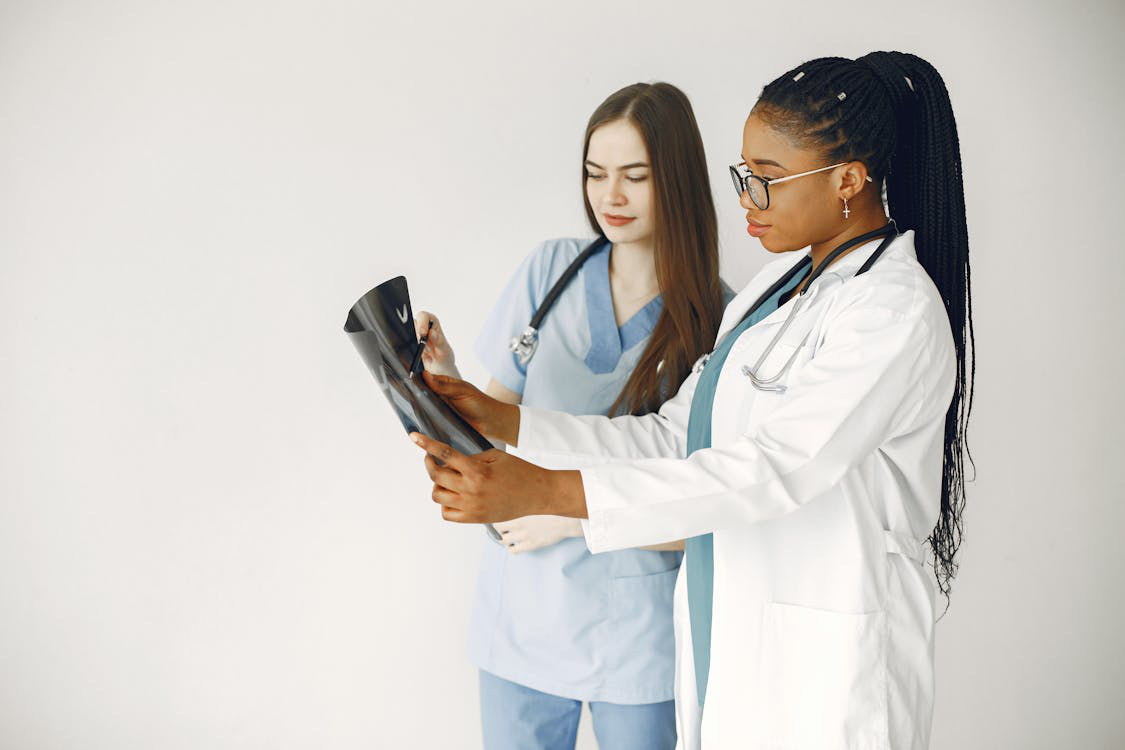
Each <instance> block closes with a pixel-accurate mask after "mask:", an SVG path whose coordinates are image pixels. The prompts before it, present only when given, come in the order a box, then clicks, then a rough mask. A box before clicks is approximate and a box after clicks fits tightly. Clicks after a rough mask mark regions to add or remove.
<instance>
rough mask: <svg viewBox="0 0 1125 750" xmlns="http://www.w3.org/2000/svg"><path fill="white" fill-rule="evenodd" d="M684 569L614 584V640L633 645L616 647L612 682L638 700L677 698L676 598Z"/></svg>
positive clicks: (610, 673)
mask: <svg viewBox="0 0 1125 750" xmlns="http://www.w3.org/2000/svg"><path fill="white" fill-rule="evenodd" d="M679 573H680V569H679V568H678V567H677V568H674V569H672V570H666V571H664V572H661V573H652V574H649V575H641V576H625V577H622V578H613V579H611V581H610V602H609V606H610V617H609V626H610V629H611V639H612V641H613V642H614V643H617V644H629V645H628V647H623V648H618V649H615V651H616V657H615V658H614V662H615V663H612V664H607V665H606V666H607V669H606V672H605V673H606V675H607V678H606V679H607V682H608V683H612V685H611V687H612V688H613V689H615V690H618V691H622V692H625V691H628V692H630V693H634V694H635V695H636V696H637V700H638V702H645V703H656V702H659V701H666V700H671V699H672V686H673V678H674V673H675V663H676V660H675V635H674V633H673V627H672V599H673V594H674V592H675V588H676V577H677V576H678V575H679Z"/></svg>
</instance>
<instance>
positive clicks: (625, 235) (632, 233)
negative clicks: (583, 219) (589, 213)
mask: <svg viewBox="0 0 1125 750" xmlns="http://www.w3.org/2000/svg"><path fill="white" fill-rule="evenodd" d="M635 223H636V222H634V224H635ZM598 226H600V227H601V228H602V234H604V235H605V237H606V239H607V240H609V241H610V242H612V243H613V244H615V245H621V244H628V243H630V242H637V241H638V240H641V239H644V237H645V235H646V232H645V230H644V228H643V227H634V226H632V225H629V226H625V227H614V226H606V225H604V224H601V223H600V222H599V224H598Z"/></svg>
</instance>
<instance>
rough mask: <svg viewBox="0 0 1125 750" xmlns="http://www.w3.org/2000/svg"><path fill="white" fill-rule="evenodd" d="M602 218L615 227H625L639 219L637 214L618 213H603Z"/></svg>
mask: <svg viewBox="0 0 1125 750" xmlns="http://www.w3.org/2000/svg"><path fill="white" fill-rule="evenodd" d="M602 218H604V219H605V223H606V224H609V225H610V226H614V227H623V226H625V225H626V224H628V223H630V222H633V221H636V220H637V217H636V216H617V215H616V214H602Z"/></svg>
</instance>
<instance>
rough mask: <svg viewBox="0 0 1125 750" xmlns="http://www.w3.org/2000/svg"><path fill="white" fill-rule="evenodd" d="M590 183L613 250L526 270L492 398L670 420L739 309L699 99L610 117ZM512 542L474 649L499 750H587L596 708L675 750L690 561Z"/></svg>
mask: <svg viewBox="0 0 1125 750" xmlns="http://www.w3.org/2000/svg"><path fill="white" fill-rule="evenodd" d="M582 180H583V193H584V198H585V208H586V215H587V217H588V219H589V221H590V227H591V229H592V230H593V231H594V234H595V235H596V237H595V239H594V240H593V241H592V242H591V241H589V240H578V239H560V240H550V241H547V242H544V243H542V244H541V245H539V247H537V248H536V249H535V250H534V251H532V253H531V254H530V255H529V256H528V257H527V258H526V260H525V261H524V262H523V264H522V265H521V266H520V267H519V268H518V269H517V270H516V273H515V274H514V276H513V277H512V279H511V281H510V282H509V283H508V285H507V287H506V288H505V289H504V291H503V292H502V294H501V297H500V300H499V302H498V303H497V304H496V306H495V309H494V310H493V312H492V314H491V316H490V318H489V320H488V322H487V324H486V325H485V327H484V330H483V332H482V333H481V335H480V338H479V339H478V341H477V345H476V353H477V355H478V356H479V357H480V359H481V361H482V362H483V363H484V365H485V367H486V368H487V369H488V371H489V373H490V375H491V381H490V382H489V384H488V387H487V391H488V393H489V394H490V395H492V396H493V397H495V398H497V399H500V400H502V401H505V402H508V403H512V404H525V405H531V406H538V407H542V408H549V409H557V410H561V411H566V412H570V413H572V414H605V415H621V414H634V415H641V414H647V413H650V412H654V411H656V410H657V409H658V408H659V407H660V406H661V404H662V403H663V402H664V401H665V400H666V399H667V398H668V397H669V396H671V395H672V393H674V392H675V388H676V387H677V386H678V384H679V383H680V382H681V381H682V380H683V379H684V378H685V377H686V376H687V374H688V371H689V369H690V367H691V364H692V363H693V362H694V361H695V360H696V359H697V358H698V357H699V356H700V355H701V354H703V353H704V352H706V351H709V350H710V347H711V344H712V342H713V341H714V337H715V333H716V331H717V330H718V326H719V321H720V318H721V316H722V311H723V307H724V304H725V302H726V301H727V300H728V299H729V298H730V297H731V296H733V295H731V294H730V293H729V290H727V289H726V288H725V287H724V285H723V284H722V282H721V280H720V279H719V257H718V247H717V229H716V220H715V209H714V204H713V201H712V197H711V188H710V184H709V181H708V176H707V168H706V162H705V157H704V153H703V145H702V140H701V138H700V135H699V129H698V126H697V125H696V122H695V116H694V114H693V112H692V109H691V105H690V103H689V102H688V99H687V97H686V96H684V94H683V92H681V91H680V90H679V89H677V88H676V87H674V86H671V85H669V84H667V83H655V84H635V85H632V86H628V87H626V88H623V89H621V90H620V91H617V92H616V93H614V94H613V95H611V96H610V97H609V98H608V99H606V100H605V101H604V102H603V103H602V104H601V105H600V106H599V107H598V108H597V109H596V110H595V111H594V113H593V115H592V116H591V117H590V120H589V123H588V126H587V128H586V136H585V142H584V145H583V168H582ZM431 324H432V328H431ZM416 325H417V327H418V331H419V335H421V334H423V333H427V332H428V340H427V344H426V350H425V352H424V354H423V362H424V363H425V365H426V369H427V370H429V371H430V372H433V373H438V374H447V375H457V370H456V367H455V365H454V355H453V351H452V349H451V347H450V346H449V342H448V341H447V340H446V338H445V336H444V335H443V333H442V331H441V326H440V323H438V322H437V320H436V318H434V317H433V316H432V315H431V314H429V313H424V312H423V313H420V314H419V315H418V318H417V320H416ZM521 455H522V456H523V457H524V458H527V459H529V460H532V461H534V462H536V463H538V464H540V465H543V466H549V467H552V468H556V469H574V468H579V467H580V466H581V463H580V462H578V461H575V460H574V459H572V458H571V457H565V458H561V459H560V458H558V457H552V456H550V455H547V454H536V453H531V452H523V453H522V454H521ZM496 528H497V529H498V531H499V532H500V534H501V540H502V541H501V542H500V544H495V543H493V542H491V541H490V542H488V543H487V545H486V549H485V554H484V561H483V566H482V569H481V574H480V581H479V586H478V592H477V597H476V603H475V607H474V613H473V622H472V626H471V635H470V655H471V657H472V658H473V660H474V661H475V662H476V664H477V665H478V666H479V667H480V669H481V718H482V725H483V732H484V745H485V747H486V748H487V749H488V750H493V749H495V748H517V747H519V748H527V747H538V748H550V749H551V750H554V749H555V748H573V747H574V743H575V737H576V731H577V727H578V719H579V716H580V713H581V708H582V703H583V702H588V703H589V704H590V711H591V715H592V717H593V724H594V731H595V733H596V734H597V736H598V740H599V744H600V745H601V747H602V748H605V749H608V748H634V747H644V748H653V749H656V750H659V749H660V748H668V750H671V748H673V747H674V745H675V743H676V724H675V713H674V708H673V703H672V697H673V674H674V670H675V655H674V654H675V650H674V637H673V624H672V623H673V620H672V594H673V589H674V586H675V581H676V575H677V571H678V569H679V565H680V560H681V558H682V553H681V552H680V550H682V549H683V543H682V542H680V543H672V544H666V545H662V546H659V547H654V548H645V549H623V550H618V551H615V552H610V553H607V554H599V555H592V554H591V553H590V551H589V549H588V548H587V547H586V544H585V541H584V540H583V538H582V536H583V534H582V527H581V524H580V523H579V522H578V521H577V520H575V519H570V518H562V517H557V516H529V517H525V518H518V519H515V520H512V521H508V522H506V523H500V524H496Z"/></svg>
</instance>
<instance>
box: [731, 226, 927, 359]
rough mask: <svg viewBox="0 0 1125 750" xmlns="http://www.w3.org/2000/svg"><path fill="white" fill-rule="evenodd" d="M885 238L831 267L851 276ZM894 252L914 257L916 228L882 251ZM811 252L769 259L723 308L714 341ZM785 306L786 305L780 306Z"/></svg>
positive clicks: (794, 252)
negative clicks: (724, 308)
mask: <svg viewBox="0 0 1125 750" xmlns="http://www.w3.org/2000/svg"><path fill="white" fill-rule="evenodd" d="M882 241H883V238H882V237H879V238H876V239H874V240H871V241H870V242H865V243H864V244H862V245H860V246H859V247H857V248H855V249H854V250H852V251H851V252H849V253H847V254H846V255H845V256H844V257H842V258H840V259H839V260H838V261H836V262H835V263H833V264H832V265H831V266H829V270H831V271H834V272H835V273H839V274H841V275H842V276H844V278H851V276H852V275H854V274H855V272H856V271H858V270H859V269H860V267H862V266H863V264H864V263H866V262H867V259H868V258H870V257H871V254H872V253H874V252H875V250H876V248H878V247H879V243H881V242H882ZM891 252H896V253H903V254H906V255H908V256H909V257H910V258H915V257H916V254H915V251H914V230H913V229H908V230H906V231H905V232H903V233H902V234H900V235H899V236H898V237H896V238H895V239H894V240H892V241H891V244H890V246H889V247H888V248H887V249H886V250H885V251H884V253H883V255H884V256H886V255H887V254H889V253H891ZM808 254H809V250H808V249H807V248H806V249H805V250H797V251H793V252H791V253H785V254H784V256H783V257H781V258H778V259H777V260H773V261H770V262H769V263H767V264H766V265H765V266H764V267H763V268H762V270H761V271H759V272H758V275H757V276H755V277H754V278H753V279H751V280H750V283H749V284H747V285H746V286H745V287H744V288H743V289H742V291H741V292H739V293H738V295H737V296H735V298H734V299H733V300H731V302H730V304H729V305H727V308H726V310H724V311H723V320H722V323H720V324H719V333H718V336H716V337H715V345H716V346H718V343H719V342H720V341H722V340H723V337H724V336H725V335H726V334H727V332H728V331H729V330H731V329H732V328H734V327H735V326H736V325H738V322H739V321H740V320H742V318H743V316H745V315H746V312H747V311H748V310H749V309H750V306H751V305H752V304H754V303H755V302H757V301H758V298H759V297H761V296H762V294H763V293H764V292H765V291H766V290H767V289H769V288H770V287H771V286H772V285H773V284H774V283H775V282H776V281H777V280H778V279H780V278H781V277H782V276H784V275H785V273H786V272H787V271H788V270H789V269H791V268H793V266H795V265H797V264H798V263H799V262H800V261H801V259H802V258H804V257H806V256H807V255H808ZM880 260H882V259H880ZM873 268H874V267H873ZM783 308H784V305H783V306H782V307H781V308H778V309H779V310H780V309H783ZM775 312H776V311H775Z"/></svg>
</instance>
